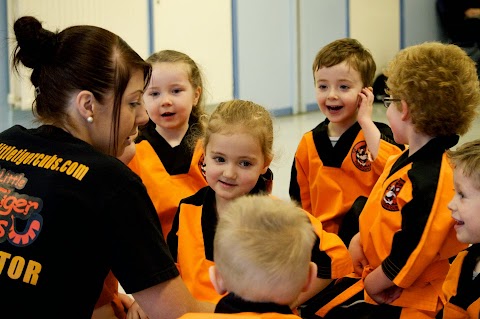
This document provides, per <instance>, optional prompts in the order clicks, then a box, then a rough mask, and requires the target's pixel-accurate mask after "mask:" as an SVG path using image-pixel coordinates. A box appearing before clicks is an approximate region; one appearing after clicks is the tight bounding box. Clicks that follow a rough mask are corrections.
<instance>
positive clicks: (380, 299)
mask: <svg viewBox="0 0 480 319" xmlns="http://www.w3.org/2000/svg"><path fill="white" fill-rule="evenodd" d="M402 291H403V289H402V288H400V287H398V286H393V287H390V288H387V289H385V290H383V291H380V292H379V293H377V294H374V293H372V292H370V293H368V292H367V293H368V295H369V296H370V298H372V299H373V300H375V302H376V303H378V304H379V305H381V304H390V303H392V302H394V301H395V300H397V299H398V297H400V295H401V294H402Z"/></svg>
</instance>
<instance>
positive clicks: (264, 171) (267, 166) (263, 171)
mask: <svg viewBox="0 0 480 319" xmlns="http://www.w3.org/2000/svg"><path fill="white" fill-rule="evenodd" d="M271 163H272V160H271V159H270V160H266V161H265V165H264V167H263V169H262V175H263V174H265V173H266V172H267V170H268V168H269V167H270V164H271Z"/></svg>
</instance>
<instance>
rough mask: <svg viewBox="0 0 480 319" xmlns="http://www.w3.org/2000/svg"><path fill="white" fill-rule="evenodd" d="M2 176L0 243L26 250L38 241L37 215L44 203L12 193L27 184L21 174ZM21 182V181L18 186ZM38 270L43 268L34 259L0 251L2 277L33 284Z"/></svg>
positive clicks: (37, 276) (38, 217) (40, 223)
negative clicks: (26, 247)
mask: <svg viewBox="0 0 480 319" xmlns="http://www.w3.org/2000/svg"><path fill="white" fill-rule="evenodd" d="M4 171H5V170H3V172H4ZM4 173H6V174H2V176H3V177H5V178H2V179H0V244H1V243H4V242H8V243H10V244H11V245H13V246H16V247H25V246H28V245H30V244H31V243H33V242H34V241H35V240H36V239H37V238H38V236H39V234H40V231H41V229H42V225H43V218H42V215H40V212H41V210H42V207H43V201H42V200H41V199H40V198H37V197H33V196H29V195H26V194H20V193H17V192H16V191H15V189H16V188H17V189H18V187H16V186H19V185H21V187H20V188H23V187H24V186H25V184H26V183H27V181H28V180H27V178H25V177H24V175H23V174H22V173H20V174H19V173H15V172H12V171H8V172H4ZM7 177H8V178H7ZM20 180H22V181H23V182H21V183H19V181H20ZM41 269H42V265H41V264H40V263H38V262H36V261H34V260H25V258H24V257H22V256H14V255H12V254H10V253H8V252H6V251H0V275H1V276H8V277H10V278H11V279H14V280H22V281H23V282H25V283H29V284H32V285H36V284H37V281H38V278H39V273H40V270H41Z"/></svg>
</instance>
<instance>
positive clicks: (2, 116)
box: [0, 0, 9, 131]
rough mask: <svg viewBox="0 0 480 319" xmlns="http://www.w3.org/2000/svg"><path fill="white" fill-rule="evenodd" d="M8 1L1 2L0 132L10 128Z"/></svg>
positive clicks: (0, 0)
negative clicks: (8, 100)
mask: <svg viewBox="0 0 480 319" xmlns="http://www.w3.org/2000/svg"><path fill="white" fill-rule="evenodd" d="M6 39H8V29H7V0H0V131H3V130H5V129H6V128H7V127H8V126H9V123H8V122H9V114H8V103H7V97H8V72H9V70H8V42H7V40H6Z"/></svg>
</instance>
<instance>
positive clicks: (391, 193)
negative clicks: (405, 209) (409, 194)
mask: <svg viewBox="0 0 480 319" xmlns="http://www.w3.org/2000/svg"><path fill="white" fill-rule="evenodd" d="M404 184H405V181H404V180H403V179H401V178H399V179H397V180H395V181H393V182H391V183H390V185H388V187H387V189H386V190H385V193H384V195H383V200H382V207H383V208H385V209H386V210H389V211H392V212H396V211H398V210H399V209H398V204H397V196H398V193H400V191H401V190H402V187H403V185H404Z"/></svg>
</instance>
